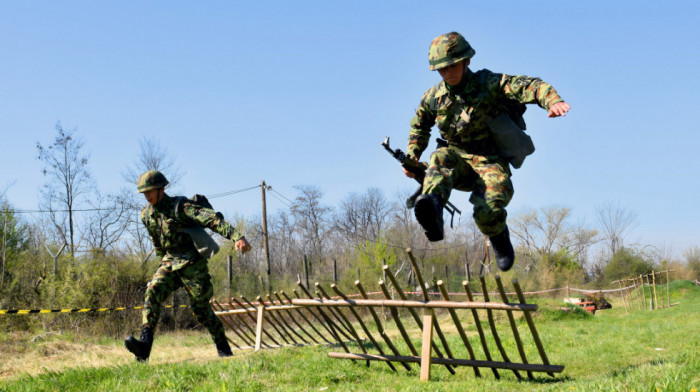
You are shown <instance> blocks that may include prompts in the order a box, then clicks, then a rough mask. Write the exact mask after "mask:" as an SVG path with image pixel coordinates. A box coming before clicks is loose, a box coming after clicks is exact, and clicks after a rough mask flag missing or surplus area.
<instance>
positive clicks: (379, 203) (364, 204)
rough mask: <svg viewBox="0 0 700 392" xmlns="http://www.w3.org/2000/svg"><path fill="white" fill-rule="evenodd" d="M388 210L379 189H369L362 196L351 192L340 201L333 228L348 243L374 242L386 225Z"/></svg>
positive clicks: (382, 193)
mask: <svg viewBox="0 0 700 392" xmlns="http://www.w3.org/2000/svg"><path fill="white" fill-rule="evenodd" d="M390 210H391V209H390V207H389V204H388V202H387V201H386V197H385V196H384V192H382V190H381V189H379V188H369V189H367V193H365V194H364V195H358V194H357V193H354V192H353V193H351V194H350V195H348V196H347V197H346V198H345V199H343V201H341V203H340V208H339V209H338V213H337V214H335V216H334V218H333V228H334V229H335V230H337V231H338V232H339V233H340V235H342V236H343V237H344V239H345V240H346V241H348V242H350V243H357V242H359V241H364V240H369V241H375V240H376V239H377V238H379V236H380V234H381V232H382V230H383V229H384V228H385V226H386V224H387V220H388V217H389V211H390Z"/></svg>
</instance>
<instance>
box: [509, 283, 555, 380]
mask: <svg viewBox="0 0 700 392" xmlns="http://www.w3.org/2000/svg"><path fill="white" fill-rule="evenodd" d="M513 288H515V292H516V293H517V294H518V301H520V303H521V304H524V303H525V296H524V295H523V291H522V290H521V289H520V284H519V283H518V280H517V279H513ZM524 315H525V321H527V325H528V327H530V332H531V333H532V339H533V340H534V341H535V345H536V346H537V351H538V352H539V353H540V357H541V358H542V363H544V364H545V365H549V359H548V358H547V353H546V352H545V351H544V346H543V345H542V341H541V340H540V334H539V333H537V328H535V323H534V322H533V321H532V316H530V312H528V311H526V312H524ZM547 374H549V375H550V376H552V377H554V374H553V373H552V372H548V373H547Z"/></svg>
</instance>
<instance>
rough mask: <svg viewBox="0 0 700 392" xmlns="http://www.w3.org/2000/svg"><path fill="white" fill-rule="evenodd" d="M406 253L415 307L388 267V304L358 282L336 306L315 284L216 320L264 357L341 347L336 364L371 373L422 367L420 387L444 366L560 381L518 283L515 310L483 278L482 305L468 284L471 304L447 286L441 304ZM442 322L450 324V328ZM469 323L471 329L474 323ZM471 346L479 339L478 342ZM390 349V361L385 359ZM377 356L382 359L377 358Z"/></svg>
mask: <svg viewBox="0 0 700 392" xmlns="http://www.w3.org/2000/svg"><path fill="white" fill-rule="evenodd" d="M407 253H408V256H409V260H410V261H411V265H412V268H413V269H414V274H415V275H414V276H415V277H416V278H417V280H418V283H419V284H420V287H421V295H422V300H411V299H409V298H408V297H407V296H406V294H405V292H404V291H403V290H402V289H401V287H400V286H399V284H398V282H397V280H396V278H395V277H394V274H393V273H391V271H390V270H389V268H388V267H387V266H385V267H384V271H385V272H386V274H385V275H386V277H387V278H388V279H389V281H390V283H391V285H392V286H393V289H392V290H390V289H389V287H387V283H388V282H385V281H383V280H380V281H379V288H380V290H381V291H380V292H377V293H376V294H380V295H381V296H383V299H382V298H371V297H370V295H368V293H367V292H366V290H365V289H364V286H363V285H362V284H361V283H360V281H359V280H358V281H356V282H355V287H356V290H357V293H356V294H346V293H344V292H343V291H341V290H340V288H338V286H336V285H331V286H330V287H331V290H332V291H333V293H334V294H335V295H336V297H335V298H336V299H333V298H331V297H330V296H329V294H328V292H327V291H326V290H325V289H324V288H323V286H322V285H320V284H319V283H316V284H315V294H316V295H315V296H314V295H312V294H311V292H310V291H309V289H310V288H307V287H306V286H304V285H303V284H302V282H301V280H299V281H298V282H297V284H298V286H299V289H300V292H301V294H299V293H298V292H297V291H296V290H294V297H295V298H294V299H292V298H290V297H289V296H288V295H287V294H285V293H284V292H280V294H281V295H280V294H278V293H274V295H275V297H274V298H273V297H272V296H268V297H267V302H265V301H264V300H263V298H260V297H258V298H257V300H258V302H257V305H254V304H253V303H251V302H250V301H248V300H246V299H245V298H241V300H238V299H231V300H229V301H227V302H226V303H223V304H222V303H218V302H213V306H214V307H215V310H216V314H217V315H218V316H219V317H220V318H221V319H222V320H224V322H225V323H226V325H227V327H228V328H229V329H231V330H232V331H233V332H234V333H235V334H236V336H237V337H238V338H239V339H240V340H241V341H242V342H243V343H241V344H240V345H239V344H237V343H235V342H233V341H232V343H233V344H234V345H235V346H236V347H237V348H255V349H256V350H259V349H261V348H265V347H280V346H284V345H300V344H320V343H324V342H325V343H330V342H334V343H336V344H337V345H338V346H340V347H342V349H343V351H344V352H331V353H329V356H331V357H333V358H343V359H350V360H353V361H356V360H361V361H367V364H368V365H369V362H370V361H382V362H385V363H386V365H387V366H388V367H389V368H391V370H393V371H397V369H396V366H395V365H394V364H400V366H402V367H403V368H404V369H406V370H411V365H410V364H411V363H419V364H420V369H421V371H420V378H421V380H428V379H429V378H430V368H431V365H432V364H437V365H442V366H445V368H446V369H447V370H448V371H449V372H450V373H452V374H455V367H458V366H465V367H470V368H472V369H473V372H474V375H475V376H477V377H481V370H480V369H484V368H488V369H490V371H491V372H492V373H493V375H494V376H495V377H496V378H500V373H499V369H500V370H508V371H512V372H513V373H514V374H515V376H516V377H517V378H519V379H520V378H523V376H522V375H521V373H520V372H526V373H527V377H528V378H530V379H532V378H533V372H545V373H547V374H549V375H550V376H554V373H560V372H562V371H563V370H564V366H560V365H552V364H550V363H549V359H548V358H547V354H546V352H545V350H544V346H543V344H542V341H541V340H540V337H539V334H538V333H537V329H536V328H535V324H534V322H533V320H532V316H531V312H533V311H536V310H537V305H534V304H528V303H526V301H525V296H524V295H523V292H522V290H521V288H520V286H519V284H518V282H517V280H514V281H513V287H514V289H515V293H516V294H517V301H515V302H510V301H509V299H508V297H507V295H506V292H505V289H504V287H503V284H502V282H501V279H500V277H498V276H496V277H495V280H496V285H497V287H498V293H499V296H500V300H501V301H502V302H492V301H491V299H490V298H489V293H488V291H487V287H486V282H485V279H484V278H483V277H481V278H480V283H481V288H480V289H481V292H482V293H481V294H482V295H483V301H481V302H475V301H474V298H473V294H472V291H471V288H470V286H469V283H468V282H466V281H465V282H463V288H464V293H465V294H466V296H467V299H468V301H454V300H452V299H451V298H450V296H449V294H448V292H447V289H446V287H445V285H444V283H443V282H442V281H438V282H437V288H438V290H439V292H440V297H441V299H432V300H431V299H430V297H429V294H428V292H427V290H426V288H425V287H426V285H425V283H424V281H423V278H422V274H421V272H420V270H419V268H418V267H417V264H416V262H415V259H414V258H413V255H412V253H411V251H410V249H408V250H407ZM373 294H374V293H373ZM475 294H476V293H475ZM394 295H398V296H399V299H394V297H393V296H394ZM304 297H305V298H304ZM351 297H352V298H351ZM355 298H357V299H355ZM417 309H422V310H423V314H422V317H421V316H420V315H419V314H418V312H417ZM438 309H441V310H446V312H447V313H449V318H447V317H446V318H444V319H448V320H451V321H452V324H453V326H454V329H456V331H457V333H458V334H459V336H460V339H461V344H463V345H464V347H465V348H466V351H467V353H468V358H455V355H454V353H453V350H452V349H451V347H450V345H449V344H448V342H447V339H446V337H445V334H444V333H443V328H444V327H446V326H445V325H442V326H441V324H440V322H439V320H438V318H436V317H435V312H436V310H438ZM378 310H379V311H380V312H381V311H382V310H388V312H389V313H390V315H391V320H392V321H393V323H394V324H395V326H396V328H397V330H398V331H399V334H400V336H401V339H400V341H401V342H402V344H399V345H397V344H396V343H395V342H394V341H393V340H392V338H391V337H390V336H389V335H388V334H387V333H386V329H385V326H386V324H387V323H386V322H385V323H383V322H382V317H380V315H379V314H378V312H377V311H378ZM400 310H403V311H404V312H407V313H408V314H409V315H410V317H408V318H407V319H406V318H402V317H401V314H400ZM460 310H463V311H466V310H469V312H467V314H468V315H469V316H471V317H467V318H469V319H471V320H473V326H474V329H476V331H477V332H478V340H479V343H480V346H481V349H482V350H481V351H482V355H483V356H484V358H477V353H476V351H475V350H474V348H473V346H472V343H471V341H470V338H469V336H468V335H467V333H466V330H465V327H464V325H463V320H461V319H460V317H459V316H460V315H459V314H458V311H460ZM479 311H481V314H482V316H483V313H486V319H487V322H488V326H489V330H490V334H488V333H486V332H485V331H484V328H483V327H482V322H481V316H480V314H479V313H480V312H479ZM496 312H504V313H505V314H506V315H507V318H508V321H509V325H510V328H509V330H510V333H512V334H513V337H514V341H515V345H516V347H517V354H515V355H514V356H513V357H514V358H515V357H519V358H520V359H519V361H518V360H511V357H510V356H509V355H508V353H507V352H506V350H505V348H504V345H503V343H502V340H501V338H500V335H499V332H498V330H497V326H496V323H495V317H494V314H495V313H496ZM516 313H522V316H523V318H524V319H525V321H526V323H527V331H529V335H530V336H531V337H532V342H533V343H534V345H535V346H536V349H537V353H538V354H539V358H540V361H541V363H532V362H530V361H528V358H527V356H526V350H525V344H524V343H523V340H522V337H521V333H520V331H519V330H518V326H517V323H516V320H515V314H516ZM254 315H255V316H254ZM383 315H386V313H383ZM462 316H464V314H462ZM370 317H371V320H372V321H373V322H374V326H372V325H371V323H369V322H367V320H366V319H367V318H370ZM411 319H412V320H413V322H415V325H416V326H417V327H418V329H419V330H420V331H421V336H422V340H421V350H420V353H419V351H418V349H417V347H416V345H415V344H414V341H413V340H412V339H411V336H410V334H409V332H410V331H411V329H410V328H409V327H407V325H405V324H404V323H405V322H407V320H408V322H409V324H411V323H410V320H411ZM444 319H443V320H444ZM385 320H386V319H385ZM442 322H443V323H449V322H448V321H442ZM464 322H465V323H467V324H469V321H464ZM356 326H359V329H361V331H362V334H363V336H364V338H362V337H361V336H360V333H359V332H358V330H357V328H356ZM370 327H371V328H370ZM501 333H503V332H501ZM433 334H436V335H437V338H438V339H433ZM472 339H476V338H475V337H473V336H472ZM489 339H491V340H492V341H493V342H494V343H495V346H496V348H497V351H498V354H494V356H495V355H500V359H501V360H497V359H495V358H494V356H492V354H491V350H490V349H489V347H493V344H492V345H489ZM379 341H381V342H383V344H380V343H379ZM348 342H353V344H348ZM355 345H356V346H357V347H358V348H359V350H360V351H361V352H359V353H353V352H351V350H350V347H349V346H355ZM399 346H400V347H405V348H404V350H407V351H408V352H404V353H402V352H401V351H399V349H398V347H399ZM385 349H386V350H387V351H388V353H387V352H385ZM370 351H376V353H372V352H370ZM433 354H434V355H433Z"/></svg>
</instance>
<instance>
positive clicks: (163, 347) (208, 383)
mask: <svg viewBox="0 0 700 392" xmlns="http://www.w3.org/2000/svg"><path fill="white" fill-rule="evenodd" d="M671 290H672V291H671V301H672V302H680V304H679V305H678V306H674V307H671V308H666V309H658V310H654V311H639V310H634V311H633V312H631V313H629V314H626V313H625V311H624V307H623V306H622V304H621V303H617V302H615V301H613V305H614V307H613V309H610V310H604V311H599V312H597V313H596V315H595V316H591V317H588V316H586V315H582V314H580V313H568V314H565V313H562V312H560V311H559V310H558V309H559V307H560V306H561V303H560V302H558V301H554V300H540V301H538V304H539V306H540V311H539V312H538V314H537V315H536V318H535V323H536V325H537V328H538V331H539V333H540V336H541V338H542V341H543V342H544V346H545V348H546V350H547V354H548V356H549V360H550V362H551V363H552V364H556V365H565V366H566V368H565V370H564V372H563V373H561V374H558V375H557V377H555V378H552V377H549V376H547V375H545V374H539V373H535V380H534V381H533V380H530V381H528V380H525V381H518V380H517V379H516V377H515V376H514V374H513V373H512V372H506V371H504V370H502V371H500V373H501V380H496V379H495V378H494V376H493V374H492V373H491V372H490V371H489V370H488V369H482V377H481V378H476V377H474V373H473V370H472V369H471V368H458V369H457V374H456V375H455V376H452V375H450V374H449V373H448V372H447V370H445V369H444V368H443V367H441V366H434V367H433V372H432V379H431V381H430V382H427V383H421V382H420V381H419V377H418V374H419V369H418V366H416V365H413V366H412V367H413V370H412V371H410V372H407V371H405V370H404V369H402V368H400V367H397V368H399V371H398V372H397V373H394V372H392V371H391V369H389V367H387V366H386V365H385V364H382V363H378V362H373V363H372V364H371V366H370V367H369V368H368V367H366V366H365V364H364V363H359V362H358V363H352V362H351V361H348V360H338V359H331V358H328V356H327V353H328V352H329V351H341V349H340V348H339V347H328V346H317V347H298V348H284V349H275V350H264V351H262V352H260V353H253V352H251V351H237V352H235V355H234V357H232V358H228V359H219V358H218V357H217V356H216V352H215V349H214V346H213V344H212V343H211V341H210V338H209V337H208V336H206V335H205V334H203V333H200V332H180V333H173V334H165V335H161V336H156V343H155V345H154V349H153V355H152V357H151V359H150V361H149V363H148V364H146V365H144V364H138V363H135V362H134V361H133V359H132V357H131V356H130V355H129V354H128V353H127V352H126V350H125V349H123V346H122V342H121V340H116V339H106V338H101V339H100V338H82V337H78V336H73V335H70V334H60V335H58V334H36V333H33V334H30V333H26V332H17V333H11V334H4V335H0V391H92V390H99V391H112V390H115V391H116V390H119V391H161V390H162V391H200V390H201V391H257V390H281V391H299V390H308V391H335V390H337V391H396V390H401V391H436V390H437V391H464V390H476V391H495V390H498V391H529V390H538V391H694V390H700V354H699V352H698V351H699V350H700V288H698V287H696V286H694V285H693V284H692V283H690V282H687V281H677V282H673V283H672V286H671ZM441 317H447V316H446V315H441ZM463 319H465V320H466V315H463ZM500 322H501V325H499V330H503V331H508V328H509V327H508V326H507V324H506V323H507V320H506V319H505V317H501V318H500ZM449 324H450V325H451V323H449ZM519 329H520V330H521V333H523V331H524V330H525V329H526V326H525V324H524V323H521V324H519ZM449 332H450V333H449V336H448V339H449V340H450V345H451V347H453V349H454V350H455V351H457V352H456V353H455V356H456V357H461V358H467V354H466V350H464V349H462V351H459V350H457V349H456V348H457V347H462V345H461V343H460V340H459V336H458V335H456V334H455V333H453V332H452V331H449ZM468 333H469V334H470V335H473V334H475V333H476V332H475V328H473V326H471V328H469V330H468ZM411 335H412V336H415V337H416V340H415V343H416V344H417V346H418V347H420V343H419V339H418V338H419V336H420V334H419V333H418V331H417V330H414V331H412V332H411ZM503 335H504V336H502V338H505V340H504V345H505V346H506V347H507V350H508V352H509V353H517V351H516V350H515V349H514V348H513V344H514V343H513V341H512V337H510V334H506V333H504V334H503ZM506 335H508V336H506ZM523 336H526V335H525V334H523ZM527 336H528V337H529V334H528V335H527ZM509 339H510V340H509ZM524 339H525V338H524ZM475 342H476V340H473V341H472V344H473V345H475V346H478V344H475ZM352 351H354V352H359V349H358V348H357V347H354V350H352ZM401 351H402V352H405V351H406V350H401ZM494 351H495V348H494ZM526 351H527V355H528V358H531V362H538V361H536V360H535V358H538V357H537V351H536V349H535V347H534V345H533V344H528V345H526ZM480 357H482V358H483V356H482V355H480Z"/></svg>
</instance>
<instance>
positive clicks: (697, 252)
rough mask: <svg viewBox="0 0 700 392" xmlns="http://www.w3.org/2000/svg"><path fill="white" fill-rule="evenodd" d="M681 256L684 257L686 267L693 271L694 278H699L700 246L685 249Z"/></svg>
mask: <svg viewBox="0 0 700 392" xmlns="http://www.w3.org/2000/svg"><path fill="white" fill-rule="evenodd" d="M683 258H685V262H686V263H687V264H688V268H690V269H691V270H692V271H693V273H695V279H700V247H699V246H696V247H693V248H689V249H686V251H685V252H683Z"/></svg>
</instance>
